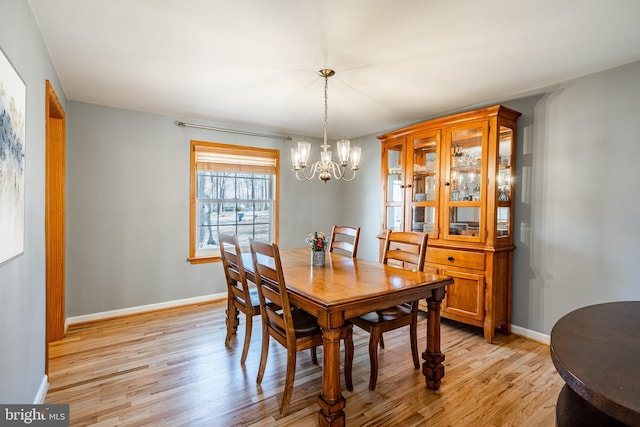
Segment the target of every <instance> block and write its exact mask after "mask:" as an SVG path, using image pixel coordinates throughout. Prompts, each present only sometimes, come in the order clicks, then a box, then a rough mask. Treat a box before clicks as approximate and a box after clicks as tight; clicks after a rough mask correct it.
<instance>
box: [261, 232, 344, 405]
mask: <svg viewBox="0 0 640 427" xmlns="http://www.w3.org/2000/svg"><path fill="white" fill-rule="evenodd" d="M249 242H250V248H251V257H252V259H253V265H254V272H255V277H256V282H257V283H256V284H257V285H258V296H259V299H260V309H261V310H262V352H261V355H260V366H259V367H258V378H257V380H256V382H257V383H258V384H260V383H261V382H262V378H263V376H264V370H265V367H266V365H267V355H268V353H269V342H270V337H273V338H274V339H275V340H276V341H277V342H278V343H280V344H281V345H282V346H284V347H285V348H286V349H287V371H286V377H285V384H284V394H283V396H282V403H281V404H280V414H281V415H283V416H284V415H286V414H287V411H288V409H289V402H290V401H291V394H292V392H293V381H294V378H295V372H296V354H297V352H299V351H302V350H306V349H310V350H311V360H312V362H313V363H314V364H317V363H318V359H317V357H316V352H315V348H316V347H317V346H321V345H322V331H321V330H320V327H319V326H318V322H317V319H316V318H315V317H314V316H312V315H311V314H309V313H307V312H306V311H304V310H302V309H300V308H297V307H294V306H291V305H290V303H289V293H288V291H287V286H286V283H285V279H284V273H283V270H282V263H281V261H280V251H279V249H278V245H276V244H275V243H273V244H266V243H262V242H257V241H255V240H250V241H249ZM340 338H341V339H343V340H344V343H345V383H346V386H347V389H348V390H353V381H352V378H351V369H352V364H353V329H352V326H351V325H348V327H346V328H345V329H344V332H343V334H342V335H341V337H340Z"/></svg>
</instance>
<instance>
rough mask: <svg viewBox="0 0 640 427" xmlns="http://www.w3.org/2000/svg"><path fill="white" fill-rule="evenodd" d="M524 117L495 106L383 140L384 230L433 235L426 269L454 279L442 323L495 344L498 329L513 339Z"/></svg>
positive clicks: (418, 126) (428, 123)
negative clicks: (467, 327)
mask: <svg viewBox="0 0 640 427" xmlns="http://www.w3.org/2000/svg"><path fill="white" fill-rule="evenodd" d="M520 115H521V114H520V113H518V112H516V111H513V110H510V109H508V108H506V107H503V106H500V105H496V106H492V107H488V108H483V109H479V110H474V111H468V112H465V113H460V114H455V115H451V116H447V117H442V118H438V119H433V120H429V121H426V122H423V123H418V124H414V125H411V126H408V127H405V128H402V129H398V130H396V131H393V132H389V133H386V134H384V135H380V136H378V139H379V140H380V141H381V142H382V174H381V176H382V189H383V193H384V197H383V200H384V205H383V225H382V227H383V230H388V229H391V230H394V231H417V232H423V233H427V234H428V235H429V240H428V249H427V260H426V264H425V270H431V271H434V272H437V273H438V274H444V275H448V276H451V277H453V278H454V284H453V285H451V286H449V287H448V288H447V296H446V298H445V301H444V302H443V305H442V316H444V317H446V318H449V319H453V320H456V321H460V322H464V323H468V324H471V325H475V326H480V327H483V328H484V336H485V339H486V341H487V342H489V343H491V342H493V336H494V333H495V329H496V328H500V330H501V332H503V333H505V334H508V333H510V332H511V286H512V284H511V281H512V253H513V250H514V249H515V246H514V244H513V174H514V157H515V130H516V121H517V119H518V117H520ZM383 237H384V235H383V234H381V235H380V238H383ZM421 308H422V309H425V310H426V307H425V306H424V305H422V306H421Z"/></svg>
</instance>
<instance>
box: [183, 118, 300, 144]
mask: <svg viewBox="0 0 640 427" xmlns="http://www.w3.org/2000/svg"><path fill="white" fill-rule="evenodd" d="M176 126H180V127H183V128H185V127H186V128H197V129H206V130H217V131H219V132H228V133H239V134H241V135H250V136H261V137H264V138H274V139H282V140H284V141H291V137H290V136H278V135H267V134H264V133H255V132H247V131H244V130H235V129H225V128H217V127H213V126H204V125H198V124H194V123H185V122H176Z"/></svg>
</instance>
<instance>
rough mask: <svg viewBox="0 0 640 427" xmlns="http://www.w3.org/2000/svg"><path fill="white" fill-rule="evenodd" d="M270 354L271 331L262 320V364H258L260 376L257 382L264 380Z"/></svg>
mask: <svg viewBox="0 0 640 427" xmlns="http://www.w3.org/2000/svg"><path fill="white" fill-rule="evenodd" d="M268 355H269V332H268V331H267V325H265V323H264V322H262V351H261V352H260V365H259V366H258V378H257V379H256V383H258V384H260V383H261V382H262V377H263V376H264V368H265V367H266V366H267V356H268Z"/></svg>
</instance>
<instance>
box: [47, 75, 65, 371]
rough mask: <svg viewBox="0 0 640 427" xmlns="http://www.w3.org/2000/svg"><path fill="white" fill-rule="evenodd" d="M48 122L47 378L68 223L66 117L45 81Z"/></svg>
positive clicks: (59, 332) (59, 330) (59, 323)
mask: <svg viewBox="0 0 640 427" xmlns="http://www.w3.org/2000/svg"><path fill="white" fill-rule="evenodd" d="M45 121H46V125H45V128H46V146H45V151H46V160H45V246H46V342H45V374H48V372H49V343H50V342H51V341H56V340H59V339H61V338H63V337H64V334H65V311H64V310H65V308H64V300H65V222H66V221H65V215H66V213H65V212H66V196H65V178H66V116H65V112H64V109H63V108H62V104H61V103H60V100H59V99H58V96H57V95H56V92H55V90H54V89H53V86H52V85H51V82H49V80H47V81H46V97H45Z"/></svg>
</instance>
